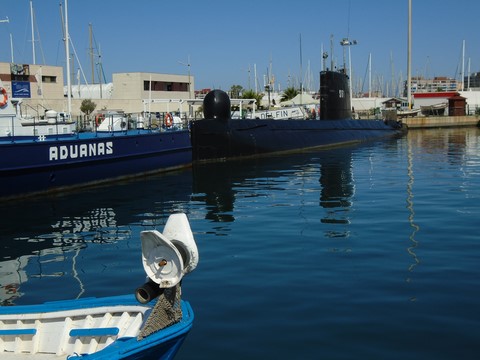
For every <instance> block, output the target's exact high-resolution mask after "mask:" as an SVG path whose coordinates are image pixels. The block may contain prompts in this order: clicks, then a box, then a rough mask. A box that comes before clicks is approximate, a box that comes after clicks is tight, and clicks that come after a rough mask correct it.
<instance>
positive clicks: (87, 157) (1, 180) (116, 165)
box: [0, 130, 192, 198]
mask: <svg viewBox="0 0 480 360" xmlns="http://www.w3.org/2000/svg"><path fill="white" fill-rule="evenodd" d="M191 161H192V149H191V143H190V136H189V132H188V130H178V131H172V132H168V131H164V132H150V133H148V132H144V133H142V132H140V131H138V132H136V131H133V132H130V133H119V134H116V133H80V134H77V135H73V136H63V137H61V136H59V137H52V138H45V139H43V140H42V141H33V140H15V141H11V142H9V141H4V140H3V141H2V142H1V143H0V198H9V197H18V196H23V195H32V194H38V193H44V192H51V191H59V190H63V189H65V188H69V187H73V186H85V185H91V184H94V183H100V182H105V181H111V180H113V179H119V178H126V177H132V176H138V175H141V174H146V173H151V172H158V171H167V170H172V169H175V168H180V167H185V166H189V165H190V164H191Z"/></svg>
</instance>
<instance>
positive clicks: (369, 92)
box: [368, 53, 372, 98]
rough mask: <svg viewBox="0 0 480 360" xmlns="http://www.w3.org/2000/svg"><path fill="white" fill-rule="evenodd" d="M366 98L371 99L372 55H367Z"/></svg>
mask: <svg viewBox="0 0 480 360" xmlns="http://www.w3.org/2000/svg"><path fill="white" fill-rule="evenodd" d="M368 97H369V98H371V97H372V53H370V54H369V55H368Z"/></svg>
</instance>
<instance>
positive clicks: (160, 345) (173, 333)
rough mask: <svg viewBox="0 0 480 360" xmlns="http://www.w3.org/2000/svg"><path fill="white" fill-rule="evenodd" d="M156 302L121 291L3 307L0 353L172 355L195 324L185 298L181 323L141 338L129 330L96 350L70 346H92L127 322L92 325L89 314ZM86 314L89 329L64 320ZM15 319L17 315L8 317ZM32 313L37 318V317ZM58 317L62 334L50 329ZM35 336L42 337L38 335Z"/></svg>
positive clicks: (90, 356)
mask: <svg viewBox="0 0 480 360" xmlns="http://www.w3.org/2000/svg"><path fill="white" fill-rule="evenodd" d="M153 305H154V303H150V304H148V305H141V304H139V303H138V302H137V301H136V299H135V297H134V296H133V295H122V296H112V297H107V298H98V299H97V298H86V299H78V300H67V301H56V302H50V303H45V304H39V305H23V306H8V307H0V323H2V324H3V326H0V340H1V341H0V356H1V357H2V359H6V360H7V359H19V358H22V359H28V358H32V359H33V358H35V357H36V356H38V355H41V356H42V359H43V358H45V359H66V358H68V359H70V360H74V359H77V360H80V359H95V360H101V359H105V360H107V359H108V360H111V359H161V360H166V359H173V358H174V356H175V354H176V353H177V351H178V349H179V348H180V346H181V344H182V343H183V341H184V340H185V338H186V336H187V335H188V332H189V331H190V329H191V327H192V324H193V318H194V314H193V310H192V308H191V306H190V304H189V303H188V302H185V301H182V302H181V306H182V319H181V320H180V321H179V322H177V323H175V324H173V325H171V326H168V327H166V328H164V329H162V330H159V331H157V332H155V333H153V334H150V335H149V336H147V337H145V338H143V339H142V340H137V338H136V336H132V335H131V334H129V335H127V336H123V337H117V338H116V339H114V341H113V342H112V343H110V344H107V346H106V347H104V348H102V349H101V350H99V351H97V352H93V353H85V352H82V351H81V350H79V351H78V352H77V351H76V350H75V351H73V352H72V351H68V350H71V349H76V348H78V347H80V348H82V349H84V348H88V347H89V346H91V343H92V342H93V340H95V342H101V341H102V339H103V338H105V337H107V336H110V335H105V333H107V332H112V331H113V330H112V329H116V328H120V331H122V330H121V328H122V327H125V326H126V325H125V320H123V322H121V323H118V324H115V325H113V327H103V328H102V327H100V328H96V327H95V328H88V321H89V320H88V316H89V314H97V315H99V314H100V315H102V316H104V318H111V317H112V315H109V313H110V314H115V313H116V312H117V313H118V312H123V313H124V314H126V313H127V312H128V313H135V312H136V311H138V312H139V313H140V312H144V311H145V310H143V309H142V310H138V308H142V307H143V308H151V307H153ZM104 314H105V315H104ZM145 316H146V314H145ZM64 317H65V319H67V320H65V319H64ZM83 317H85V318H86V319H87V320H86V321H85V323H86V324H87V328H86V329H82V328H78V327H72V329H69V328H68V325H66V324H67V323H69V322H71V321H72V320H70V319H74V321H79V320H78V319H82V318H83ZM12 318H15V319H17V320H15V321H12V320H8V319H12ZM30 318H32V319H36V321H34V320H31V319H30ZM20 319H21V320H20ZM47 319H48V320H47ZM90 321H91V320H90ZM55 322H58V328H60V329H61V331H63V334H58V335H57V336H52V331H53V330H55V328H56V327H57V325H56V324H55ZM9 323H10V325H11V326H10V327H9ZM12 324H13V325H12ZM122 324H123V325H122ZM109 326H111V325H109ZM13 327H14V328H13ZM47 329H48V330H47ZM102 332H103V334H102ZM36 336H39V337H40V338H39V339H38V340H36V339H35V337H36ZM114 337H115V336H114ZM42 339H44V340H47V341H50V342H55V344H42ZM61 341H64V345H61V344H60V343H59V342H61ZM57 342H58V343H57ZM19 346H20V347H22V350H21V351H20V349H19V348H17V350H18V351H13V350H14V349H15V347H19ZM39 348H56V349H62V350H57V353H55V352H49V351H45V350H43V352H42V353H41V354H40V353H38V352H37V351H38V349H39ZM58 351H59V353H58ZM64 352H67V354H66V355H65V354H63V353H64Z"/></svg>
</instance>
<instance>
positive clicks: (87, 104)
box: [80, 99, 97, 115]
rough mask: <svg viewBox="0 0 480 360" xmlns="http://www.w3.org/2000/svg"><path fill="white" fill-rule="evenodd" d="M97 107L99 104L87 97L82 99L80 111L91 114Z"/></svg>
mask: <svg viewBox="0 0 480 360" xmlns="http://www.w3.org/2000/svg"><path fill="white" fill-rule="evenodd" d="M96 107H97V104H95V103H94V102H93V101H92V100H91V99H85V100H83V101H82V104H81V105H80V111H81V112H82V113H84V114H85V115H90V114H91V113H92V112H93V111H94V110H95V108H96Z"/></svg>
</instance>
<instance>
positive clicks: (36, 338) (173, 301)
mask: <svg viewBox="0 0 480 360" xmlns="http://www.w3.org/2000/svg"><path fill="white" fill-rule="evenodd" d="M141 241H142V263H143V267H144V269H145V271H146V273H147V275H148V282H147V283H145V284H144V285H142V286H140V287H139V288H138V289H137V290H136V293H135V295H133V294H132V295H123V296H112V297H106V298H98V299H97V298H85V299H78V300H67V301H55V302H49V303H45V304H39V305H22V306H4V307H0V358H1V359H2V360H10V359H70V360H73V359H78V360H80V359H105V360H107V359H108V360H111V359H172V358H173V357H174V356H175V354H176V353H177V351H178V350H179V348H180V346H181V344H182V342H183V341H184V339H185V337H186V336H187V334H188V332H189V330H190V329H191V327H192V322H193V318H194V314H193V311H192V308H191V306H190V304H189V303H188V302H186V301H183V300H181V298H180V293H181V288H180V282H181V280H182V278H183V277H184V275H186V274H188V273H189V272H191V271H193V270H194V269H195V268H196V266H197V264H198V259H199V256H198V249H197V246H196V244H195V240H194V238H193V234H192V231H191V229H190V225H189V222H188V219H187V217H186V215H185V214H183V213H179V214H173V215H171V216H170V217H169V219H168V221H167V223H166V224H165V228H164V230H163V233H160V232H159V231H157V230H150V231H143V232H142V233H141ZM156 297H158V300H157V301H155V300H154V299H155V298H156Z"/></svg>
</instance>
